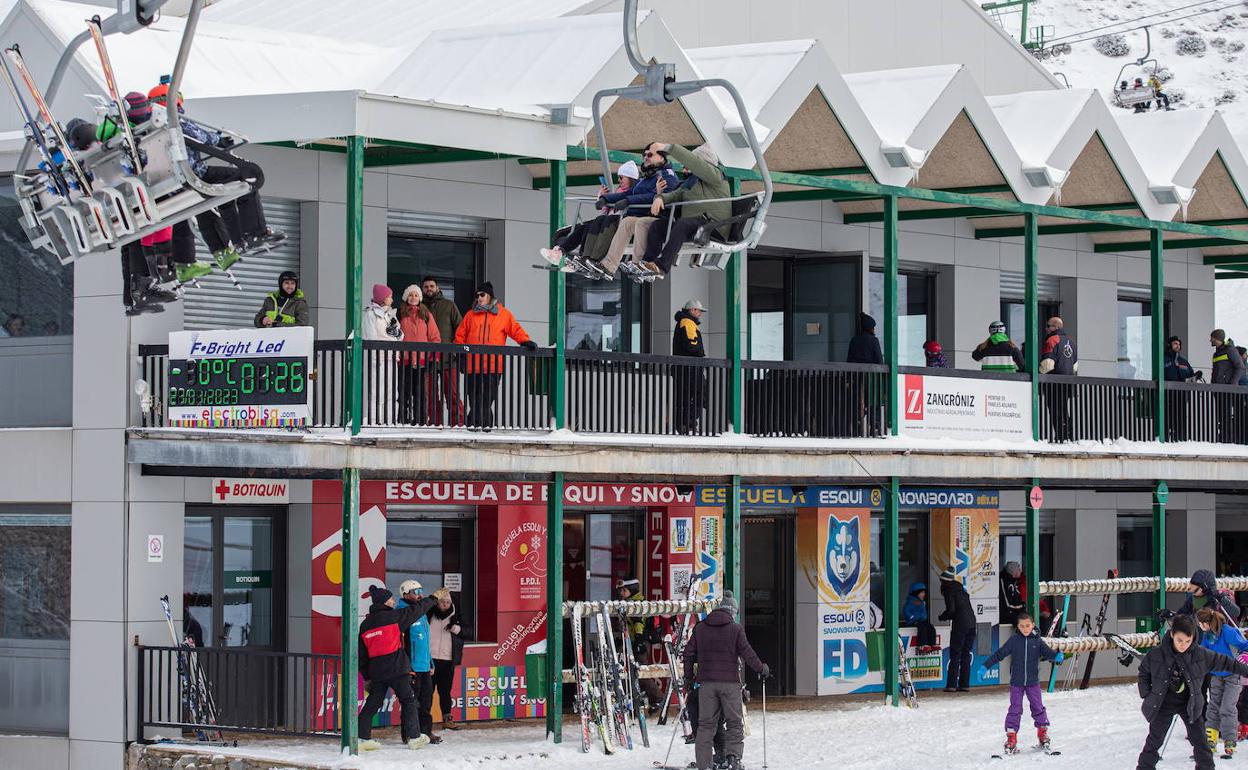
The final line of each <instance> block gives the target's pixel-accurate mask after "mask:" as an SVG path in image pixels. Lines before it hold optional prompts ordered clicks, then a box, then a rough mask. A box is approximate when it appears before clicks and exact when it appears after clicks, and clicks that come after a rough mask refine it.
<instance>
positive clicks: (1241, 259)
mask: <svg viewBox="0 0 1248 770" xmlns="http://www.w3.org/2000/svg"><path fill="white" fill-rule="evenodd" d="M1205 264H1206V265H1216V266H1217V267H1248V254H1230V255H1219V256H1216V257H1205Z"/></svg>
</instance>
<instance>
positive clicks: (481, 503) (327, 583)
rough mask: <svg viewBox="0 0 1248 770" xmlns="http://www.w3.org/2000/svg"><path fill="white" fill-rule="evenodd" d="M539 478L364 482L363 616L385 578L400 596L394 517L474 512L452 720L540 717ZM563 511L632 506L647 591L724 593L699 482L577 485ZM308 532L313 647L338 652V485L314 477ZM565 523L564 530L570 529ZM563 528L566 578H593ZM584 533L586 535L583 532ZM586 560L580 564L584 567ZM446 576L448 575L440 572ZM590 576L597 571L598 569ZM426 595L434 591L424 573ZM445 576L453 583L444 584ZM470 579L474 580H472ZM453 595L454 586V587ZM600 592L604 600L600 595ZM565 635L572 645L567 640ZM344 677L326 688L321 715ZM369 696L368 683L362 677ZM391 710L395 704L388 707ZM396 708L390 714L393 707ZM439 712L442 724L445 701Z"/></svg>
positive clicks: (714, 510) (716, 525)
mask: <svg viewBox="0 0 1248 770" xmlns="http://www.w3.org/2000/svg"><path fill="white" fill-rule="evenodd" d="M548 489H549V487H548V486H547V485H546V484H542V483H538V482H485V481H473V482H463V481H443V480H437V481H432V480H419V479H414V480H402V481H380V480H379V481H363V482H362V483H361V484H360V551H359V555H358V559H359V562H358V563H359V583H358V585H357V586H356V588H357V590H358V596H359V600H360V606H359V612H360V618H358V619H356V620H355V621H354V622H353V625H357V624H358V622H359V620H360V619H362V618H363V616H364V614H365V613H367V611H368V606H369V598H368V589H369V588H370V587H371V586H374V585H377V586H380V585H386V587H387V588H389V589H390V590H391V591H395V592H396V593H397V590H398V581H399V580H400V579H401V577H400V576H398V575H394V574H391V575H390V576H389V578H390V579H389V583H391V584H390V585H387V569H386V556H387V527H388V522H389V521H390V519H391V517H392V516H397V517H398V518H402V519H407V520H411V519H412V517H416V518H418V519H419V518H420V517H422V516H425V515H426V514H425V513H423V512H424V511H428V512H429V514H428V515H431V516H435V517H436V516H439V515H447V512H448V511H452V510H453V511H456V514H455V516H457V517H460V518H467V519H471V520H472V522H473V524H472V529H471V531H472V537H473V538H474V542H473V546H472V547H473V549H474V550H473V560H472V565H473V567H474V573H473V574H472V575H462V576H459V575H455V576H449V577H450V578H454V579H456V580H462V581H463V588H462V589H460V590H472V591H474V594H473V595H474V596H475V598H476V607H475V618H474V619H473V623H472V625H473V631H474V634H473V636H472V639H471V640H469V641H467V643H466V645H465V648H464V659H463V663H462V665H461V666H460V667H459V668H458V669H457V670H456V673H455V682H454V686H453V688H452V701H453V712H452V716H453V717H454V718H455V719H457V720H459V721H472V720H486V719H504V718H525V717H542V716H544V715H545V708H546V703H545V701H544V700H543V699H537V698H530V697H529V692H528V679H527V672H526V671H525V664H524V654H525V650H526V649H527V648H528V647H529V646H531V645H533V644H536V643H538V642H541V641H542V640H544V639H545V638H546V587H547V579H546V578H547V574H546V564H547V562H546V559H547V543H548V542H549V540H548V535H549V533H548V532H547V531H546V494H547V490H548ZM564 504H565V506H566V510H570V511H575V510H576V509H578V508H582V509H584V508H590V509H593V508H599V509H602V508H608V509H610V508H615V509H617V510H618V509H620V508H628V509H633V510H636V511H638V512H639V513H641V515H642V516H643V517H644V518H643V520H644V538H645V539H644V542H639V543H638V548H637V549H636V553H634V554H632V556H633V557H635V558H633V562H635V564H634V565H633V567H634V569H635V570H637V576H638V577H642V575H643V574H644V575H645V578H644V583H645V586H646V589H647V591H649V594H650V596H651V597H652V598H679V599H684V598H686V595H687V591H688V586H689V584H690V581H691V580H693V579H695V578H696V579H697V581H698V594H699V595H700V596H710V597H714V596H718V595H719V590H720V587H721V585H722V579H723V565H724V554H723V548H724V534H723V510H722V508H721V507H719V506H701V505H698V504H696V500H695V495H694V487H692V486H682V487H678V486H676V485H671V484H610V483H570V484H567V485H566V486H565V488H564ZM311 523H312V537H311V594H312V595H311V637H312V651H313V652H315V653H324V654H338V653H339V652H340V647H341V637H342V630H341V629H342V619H341V617H340V615H341V601H342V600H341V591H342V588H343V586H342V548H341V540H342V485H341V483H340V482H337V481H316V482H314V483H313V499H312V522H311ZM565 526H568V525H565ZM572 529H573V528H572V527H570V526H568V528H567V529H565V539H564V554H563V557H564V558H563V565H564V584H565V593H566V590H567V589H566V586H568V585H570V584H572V583H575V582H576V581H581V583H582V584H583V583H585V582H586V580H587V575H586V569H587V567H588V564H587V561H586V559H587V556H588V555H587V554H586V553H585V548H584V546H585V544H584V543H583V542H581V543H578V542H577V533H579V532H580V530H576V532H572V531H570V530H572ZM579 537H581V538H582V539H583V537H584V535H583V534H580V535H579ZM578 565H579V566H578ZM444 577H447V576H444ZM594 577H595V580H597V578H598V570H597V569H595V572H594ZM425 582H426V586H425V589H426V592H428V591H432V590H433V589H435V588H437V587H438V586H437V585H429V584H428V581H427V580H426V581H425ZM443 582H446V581H445V580H444V581H443ZM470 583H471V584H472V585H469V584H470ZM453 590H455V589H453ZM597 598H605V597H597ZM569 643H570V641H569V642H565V644H569ZM339 686H340V684H339V683H337V682H336V681H334V682H330V681H326V682H321V683H319V687H318V690H319V691H320V692H321V693H322V696H321V698H322V702H321V703H320V704H319V705H318V708H317V711H318V713H319V714H320V715H321V717H320V718H321V719H322V720H323V719H326V718H327V716H325V715H326V714H328V713H332V712H330V711H329V710H328V709H327V708H326V704H328V703H329V702H330V701H331V700H332V699H333V698H335V697H336V693H337V691H338V687H339ZM357 689H358V690H359V691H360V692H361V693H362V692H363V683H362V682H360V683H357ZM391 706H392V708H391ZM392 711H393V715H391V712H392ZM397 712H398V707H397V704H391V703H387V706H386V707H384V708H383V711H382V713H381V715H380V716H379V720H380V721H379V724H387V723H393V719H394V718H397ZM434 718H435V719H440V718H441V713H440V710H439V708H438V704H437V703H435V704H434Z"/></svg>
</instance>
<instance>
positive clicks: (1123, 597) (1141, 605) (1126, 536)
mask: <svg viewBox="0 0 1248 770" xmlns="http://www.w3.org/2000/svg"><path fill="white" fill-rule="evenodd" d="M1118 574H1119V575H1120V576H1121V577H1148V576H1149V575H1151V574H1153V521H1152V517H1150V516H1149V515H1147V514H1120V515H1119V516H1118ZM1152 612H1153V596H1152V594H1148V593H1138V594H1119V596H1118V617H1119V619H1122V618H1138V617H1145V616H1148V615H1151V614H1152Z"/></svg>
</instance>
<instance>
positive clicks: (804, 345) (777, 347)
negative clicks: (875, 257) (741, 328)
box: [747, 254, 862, 362]
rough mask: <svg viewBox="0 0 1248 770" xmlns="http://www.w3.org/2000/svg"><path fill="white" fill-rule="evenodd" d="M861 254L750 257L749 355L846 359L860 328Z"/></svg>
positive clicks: (763, 358)
mask: <svg viewBox="0 0 1248 770" xmlns="http://www.w3.org/2000/svg"><path fill="white" fill-rule="evenodd" d="M860 271H861V261H860V257H858V256H853V257H829V256H822V255H816V254H800V255H799V254H795V255H783V256H780V255H769V254H763V255H756V254H751V255H750V269H749V287H748V292H747V294H748V297H747V300H748V301H747V305H748V307H749V357H750V359H751V360H754V361H819V362H825V361H844V360H845V357H846V355H847V354H848V352H849V341H850V339H851V338H852V337H853V336H854V333H855V331H857V329H856V326H857V320H858V309H859V307H860V299H861V291H860V290H859V286H860V276H861V275H862V273H861V272H860Z"/></svg>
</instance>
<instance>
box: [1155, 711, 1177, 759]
mask: <svg viewBox="0 0 1248 770" xmlns="http://www.w3.org/2000/svg"><path fill="white" fill-rule="evenodd" d="M1178 718H1179V717H1178V715H1177V714H1176V715H1174V716H1172V717H1170V728H1169V729H1168V730H1166V740H1165V741H1164V742H1162V744H1161V751H1159V752H1157V756H1159V757H1162V758H1163V759H1164V758H1165V756H1166V747H1167V746H1169V745H1170V735H1171V734H1172V733H1173V732H1174V723H1175V721H1176V720H1177V719H1178Z"/></svg>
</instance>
